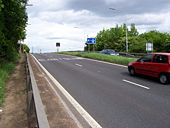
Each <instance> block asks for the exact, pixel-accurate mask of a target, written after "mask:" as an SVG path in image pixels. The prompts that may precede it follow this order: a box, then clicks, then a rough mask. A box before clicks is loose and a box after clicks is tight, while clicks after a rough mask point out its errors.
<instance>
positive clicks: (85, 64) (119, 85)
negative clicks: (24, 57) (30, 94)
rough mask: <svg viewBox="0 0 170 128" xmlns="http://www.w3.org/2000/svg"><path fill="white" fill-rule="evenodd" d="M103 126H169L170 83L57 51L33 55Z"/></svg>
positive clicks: (138, 127)
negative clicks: (166, 83) (56, 52)
mask: <svg viewBox="0 0 170 128" xmlns="http://www.w3.org/2000/svg"><path fill="white" fill-rule="evenodd" d="M34 56H35V57H36V58H37V59H38V60H39V62H40V63H41V64H42V65H43V66H44V67H45V68H46V69H47V70H48V71H49V72H50V73H51V74H52V75H53V76H54V77H55V78H56V79H57V80H58V81H59V82H60V84H61V85H62V86H63V87H64V88H65V89H66V90H67V91H68V92H69V93H70V94H71V95H72V96H73V97H74V98H75V99H76V100H77V101H78V102H79V104H80V105H81V106H82V107H83V108H84V109H85V110H86V111H87V112H88V113H89V114H90V115H91V116H92V117H93V118H94V119H95V120H96V121H97V122H98V123H99V124H100V125H101V126H102V127H103V128H170V86H166V85H161V84H159V82H158V81H157V80H155V79H151V78H146V77H141V76H135V77H132V76H130V75H129V74H128V71H127V67H123V66H117V65H112V64H107V63H101V62H98V61H92V60H88V59H83V58H79V57H71V56H65V55H57V54H55V53H48V54H34Z"/></svg>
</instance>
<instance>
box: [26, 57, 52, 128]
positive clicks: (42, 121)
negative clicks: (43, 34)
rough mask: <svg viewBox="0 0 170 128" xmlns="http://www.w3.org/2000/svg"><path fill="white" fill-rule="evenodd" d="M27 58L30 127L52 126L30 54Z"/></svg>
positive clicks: (47, 127) (45, 127) (46, 127)
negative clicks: (31, 63)
mask: <svg viewBox="0 0 170 128" xmlns="http://www.w3.org/2000/svg"><path fill="white" fill-rule="evenodd" d="M26 60H27V63H26V75H27V78H26V81H27V115H28V127H29V128H50V127H49V123H48V120H47V115H46V113H45V110H44V105H43V103H42V100H41V97H40V93H39V90H38V87H37V84H36V81H35V77H34V74H33V71H32V67H31V65H30V61H29V58H28V55H26Z"/></svg>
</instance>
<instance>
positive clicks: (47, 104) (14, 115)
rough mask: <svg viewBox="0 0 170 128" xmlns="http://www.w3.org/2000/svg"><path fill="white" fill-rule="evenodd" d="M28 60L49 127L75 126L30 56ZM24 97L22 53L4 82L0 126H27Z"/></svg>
mask: <svg viewBox="0 0 170 128" xmlns="http://www.w3.org/2000/svg"><path fill="white" fill-rule="evenodd" d="M30 62H31V66H32V69H33V72H34V75H35V79H36V82H37V85H38V88H39V91H40V96H41V99H42V102H43V105H44V108H45V112H46V114H47V118H48V121H49V125H50V128H77V124H76V123H75V122H74V120H73V119H72V118H71V117H70V115H69V114H68V113H67V111H66V109H65V108H64V106H63V104H62V102H61V101H60V99H59V98H58V97H57V95H56V94H55V93H54V91H53V90H52V89H51V87H50V86H49V82H48V81H47V80H46V79H45V74H44V73H43V72H42V71H41V69H40V68H39V67H37V66H38V65H36V64H35V62H34V61H33V59H32V57H30ZM26 99H27V92H26V74H25V56H24V55H22V56H21V58H20V60H19V62H18V63H17V66H16V69H15V71H14V72H13V73H12V74H11V76H10V78H9V80H8V81H7V83H6V96H5V103H4V105H3V107H2V108H1V109H2V110H3V111H2V112H0V128H28V120H27V112H26V110H27V106H26V105H27V103H26Z"/></svg>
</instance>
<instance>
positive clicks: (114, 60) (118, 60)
mask: <svg viewBox="0 0 170 128" xmlns="http://www.w3.org/2000/svg"><path fill="white" fill-rule="evenodd" d="M59 54H66V55H72V56H79V57H85V58H90V59H96V60H101V61H106V62H111V63H115V64H121V65H128V63H129V62H132V61H135V60H136V59H135V58H128V57H123V56H111V55H106V54H100V53H90V52H60V53H59Z"/></svg>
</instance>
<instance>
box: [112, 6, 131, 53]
mask: <svg viewBox="0 0 170 128" xmlns="http://www.w3.org/2000/svg"><path fill="white" fill-rule="evenodd" d="M109 9H110V10H112V11H119V10H117V9H115V8H109ZM125 32H126V52H128V49H129V46H128V28H127V26H126V30H125Z"/></svg>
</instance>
